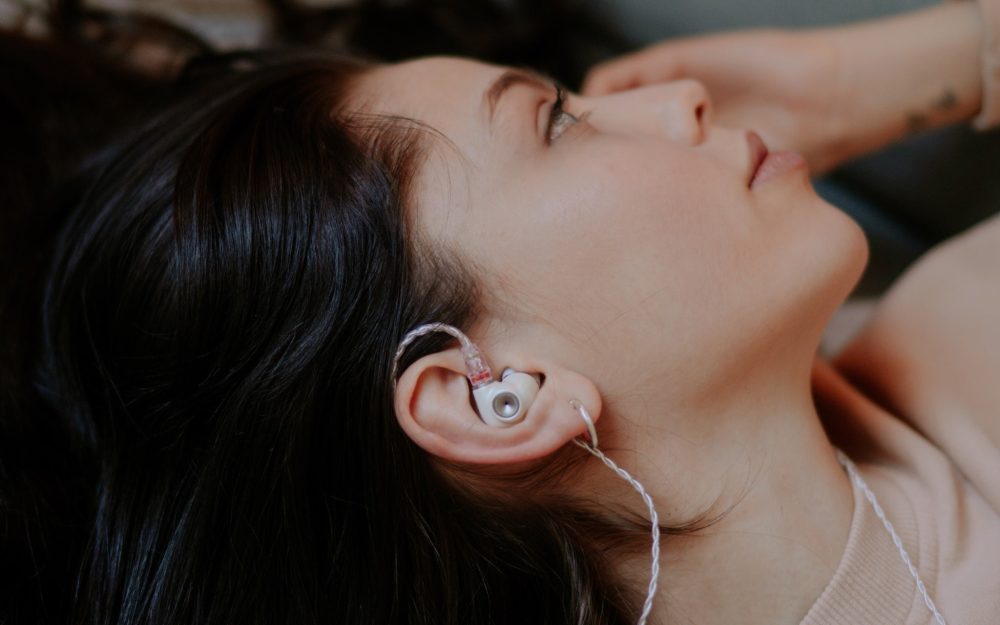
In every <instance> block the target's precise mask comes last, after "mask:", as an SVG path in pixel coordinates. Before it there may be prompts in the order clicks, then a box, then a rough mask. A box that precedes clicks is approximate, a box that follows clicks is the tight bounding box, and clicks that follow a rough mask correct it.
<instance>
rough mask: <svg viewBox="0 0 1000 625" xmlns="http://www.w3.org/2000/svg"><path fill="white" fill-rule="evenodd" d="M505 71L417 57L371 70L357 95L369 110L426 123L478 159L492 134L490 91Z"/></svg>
mask: <svg viewBox="0 0 1000 625" xmlns="http://www.w3.org/2000/svg"><path fill="white" fill-rule="evenodd" d="M501 73H502V68H499V67H495V66H492V65H487V64H484V63H478V62H475V61H470V60H467V59H458V58H450V57H435V58H426V59H417V60H414V61H407V62H404V63H397V64H393V65H384V66H380V67H377V68H375V69H373V70H371V71H370V72H367V73H366V74H365V75H364V76H363V77H362V78H361V79H360V80H359V81H358V82H357V83H356V86H355V88H356V96H357V97H359V99H360V102H359V104H360V107H361V108H362V110H364V111H365V112H369V113H374V114H378V115H390V116H400V117H405V118H409V119H413V120H415V121H418V122H420V123H422V124H426V125H427V126H430V127H431V128H433V129H434V130H435V131H437V132H438V133H440V134H442V135H444V137H445V138H447V139H448V140H449V141H450V142H452V143H453V144H455V145H456V146H457V147H459V148H460V150H461V151H462V152H463V153H464V154H465V156H466V157H475V156H476V154H477V152H479V149H480V148H481V147H482V143H483V141H482V139H483V137H482V135H483V134H484V133H485V132H487V131H488V121H489V120H488V116H487V115H488V114H487V107H486V106H485V105H484V93H485V92H486V90H487V89H489V87H490V85H491V83H492V82H493V81H494V80H495V79H496V78H497V76H498V75H499V74H501Z"/></svg>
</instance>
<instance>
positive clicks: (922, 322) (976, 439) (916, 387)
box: [833, 216, 1000, 461]
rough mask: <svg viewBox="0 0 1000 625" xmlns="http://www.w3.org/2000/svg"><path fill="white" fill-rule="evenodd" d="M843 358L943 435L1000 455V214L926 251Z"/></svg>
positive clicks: (915, 419) (889, 400) (891, 404)
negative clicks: (999, 450) (983, 447)
mask: <svg viewBox="0 0 1000 625" xmlns="http://www.w3.org/2000/svg"><path fill="white" fill-rule="evenodd" d="M833 364H834V366H835V367H836V368H837V369H839V370H840V371H841V372H843V373H844V374H845V375H846V376H847V377H848V378H850V379H851V380H852V381H854V382H855V383H856V384H858V385H859V386H861V387H862V388H864V389H866V390H867V391H868V392H869V393H870V394H871V395H872V396H873V397H874V398H876V399H877V400H879V401H881V402H882V403H883V404H885V405H886V407H888V408H891V409H893V411H894V412H895V413H896V414H899V415H901V416H902V417H903V418H905V419H907V420H908V421H911V422H912V423H913V424H914V425H915V426H917V428H918V429H920V430H922V431H924V432H925V434H927V435H928V436H929V437H931V438H932V439H935V440H936V441H937V442H938V443H939V444H946V445H947V446H948V447H952V448H953V449H952V451H954V450H956V449H957V450H962V449H969V448H970V447H969V446H970V445H972V446H978V447H979V448H982V446H984V445H986V446H988V448H989V449H982V451H983V452H984V453H990V450H992V454H993V455H995V456H997V458H998V461H1000V453H998V452H997V450H998V449H1000V216H995V217H993V218H991V219H989V220H987V221H984V222H982V223H981V224H979V225H978V226H976V227H974V228H972V229H970V230H968V231H966V232H965V233H963V234H961V235H959V236H957V237H954V238H952V239H949V240H947V241H945V242H944V243H942V244H940V245H938V246H937V247H935V248H934V249H933V250H931V251H930V252H928V253H927V254H926V255H925V256H924V257H922V258H921V259H920V260H919V261H918V262H917V263H916V264H915V265H914V266H913V267H912V268H911V269H909V270H908V271H907V272H906V273H905V274H904V275H903V277H902V278H900V280H899V281H898V282H897V283H896V284H895V285H894V286H893V288H892V289H891V290H890V291H889V292H888V293H887V294H886V295H885V297H884V298H883V300H882V302H881V303H880V304H879V307H878V309H877V310H876V312H875V313H874V315H873V317H872V319H871V321H870V323H869V324H868V325H867V326H866V327H865V328H864V329H863V330H862V331H861V333H860V334H859V335H858V336H857V338H855V339H854V340H853V341H852V342H851V343H849V344H848V345H847V347H846V348H845V349H844V350H843V351H842V352H841V353H840V354H839V355H838V356H837V357H836V358H835V359H834V362H833Z"/></svg>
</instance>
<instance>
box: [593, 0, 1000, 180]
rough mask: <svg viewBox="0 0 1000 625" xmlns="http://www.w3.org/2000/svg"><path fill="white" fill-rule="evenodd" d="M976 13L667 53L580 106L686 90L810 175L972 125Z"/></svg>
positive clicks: (634, 65) (760, 36)
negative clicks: (687, 81) (668, 85)
mask: <svg viewBox="0 0 1000 625" xmlns="http://www.w3.org/2000/svg"><path fill="white" fill-rule="evenodd" d="M982 21H983V20H982V15H981V11H980V8H979V3H976V2H942V3H938V4H936V5H931V6H929V7H925V8H923V9H918V10H916V11H912V12H909V13H902V14H900V15H895V16H891V17H888V18H879V19H875V20H870V21H867V22H857V23H854V24H848V25H846V26H838V27H829V28H817V29H810V30H802V31H786V30H751V31H737V32H731V33H724V34H718V35H706V36H700V37H691V38H687V39H677V40H673V41H667V42H664V43H661V44H658V45H655V46H652V47H650V48H647V49H646V50H642V51H640V52H637V53H635V54H631V55H628V56H625V57H622V58H620V59H616V60H613V61H610V62H608V63H604V64H602V65H598V66H597V67H595V68H594V69H593V70H592V71H591V72H590V74H589V75H588V76H587V77H586V80H585V81H584V85H583V88H582V90H581V91H582V92H583V94H584V95H599V94H602V93H610V92H612V91H620V90H623V89H629V88H632V87H640V86H643V85H648V84H652V83H656V82H663V81H668V80H676V79H678V78H693V79H696V80H699V81H701V82H702V83H704V85H705V86H706V87H707V88H708V91H709V93H710V94H711V96H712V99H713V103H714V104H715V116H716V120H717V121H718V122H719V123H721V124H723V125H726V126H731V127H733V128H749V129H753V130H755V131H757V132H758V133H759V134H760V135H761V137H763V138H764V141H765V142H766V143H767V144H768V147H769V148H771V149H790V150H795V151H796V152H800V153H801V154H802V155H803V156H805V157H806V159H807V160H808V162H809V166H810V169H811V170H812V172H813V173H814V174H819V173H822V172H825V171H827V170H829V169H832V168H833V167H835V166H837V165H839V164H840V163H842V162H843V161H845V160H847V159H849V158H852V157H855V156H859V155H861V154H864V153H866V152H871V151H873V150H877V149H879V148H881V147H883V146H885V145H887V144H889V143H892V142H893V141H897V140H899V139H901V138H903V137H905V136H906V135H908V134H911V133H913V132H920V131H924V130H930V129H932V128H936V127H939V126H944V125H947V124H953V123H956V122H963V121H966V120H968V119H970V118H971V117H972V116H973V115H974V114H975V113H976V111H977V110H979V108H980V106H981V102H982V84H981V69H980V62H979V55H980V49H981V47H982V36H983V32H984V28H983V24H982Z"/></svg>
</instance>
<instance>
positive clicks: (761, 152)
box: [746, 130, 768, 187]
mask: <svg viewBox="0 0 1000 625" xmlns="http://www.w3.org/2000/svg"><path fill="white" fill-rule="evenodd" d="M746 135H747V145H748V146H749V149H750V166H749V167H748V171H747V186H748V187H749V186H750V183H751V182H752V181H753V178H754V176H755V175H757V170H758V169H760V166H761V163H763V162H764V159H766V158H767V155H768V151H767V145H766V144H765V143H764V140H763V139H761V138H760V135H758V134H757V133H756V132H754V131H752V130H748V131H747V132H746Z"/></svg>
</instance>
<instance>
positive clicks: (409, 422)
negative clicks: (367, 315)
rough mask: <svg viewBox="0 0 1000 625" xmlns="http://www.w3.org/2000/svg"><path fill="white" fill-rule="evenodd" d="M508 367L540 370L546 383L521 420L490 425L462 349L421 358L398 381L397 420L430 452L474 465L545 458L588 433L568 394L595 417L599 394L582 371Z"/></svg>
mask: <svg viewBox="0 0 1000 625" xmlns="http://www.w3.org/2000/svg"><path fill="white" fill-rule="evenodd" d="M510 360H514V361H515V362H504V363H502V367H500V368H499V369H498V368H497V367H493V370H494V372H496V371H498V370H502V369H503V367H513V368H514V369H517V370H518V371H524V372H526V373H541V374H542V375H543V376H544V381H543V383H542V386H541V388H539V390H538V394H537V395H536V396H535V399H534V401H532V402H531V405H530V406H529V407H528V412H527V414H526V415H525V417H524V419H523V420H521V421H520V422H518V423H515V424H513V425H510V426H507V427H495V426H489V425H486V424H485V423H484V422H483V421H482V420H481V419H480V418H479V414H478V413H477V412H476V410H475V408H474V403H473V399H472V387H471V385H470V383H469V381H468V378H467V377H466V375H465V361H464V360H463V359H462V354H461V352H460V351H459V348H458V347H454V348H451V349H447V350H444V351H441V352H437V353H434V354H430V355H428V356H424V357H423V358H421V359H419V360H417V361H416V362H414V363H413V364H412V365H410V366H409V367H408V368H407V369H406V371H404V372H403V375H402V376H400V378H399V381H398V382H397V384H396V395H395V408H396V418H397V420H398V421H399V425H400V427H402V428H403V431H404V432H406V434H407V435H408V436H409V437H410V438H411V439H412V440H413V441H414V442H415V443H416V444H417V445H419V446H420V447H421V448H423V449H424V450H425V451H427V452H429V453H431V454H434V455H435V456H438V457H440V458H443V459H446V460H452V461H456V462H463V463H471V464H508V463H515V462H523V461H526V460H534V459H536V458H541V457H543V456H547V455H549V454H551V453H552V452H554V451H555V450H557V449H559V448H560V447H562V446H563V445H565V444H566V443H568V442H570V441H571V440H573V439H574V438H576V437H577V436H580V435H581V434H583V433H585V432H586V431H587V426H586V423H584V421H583V419H582V418H581V417H580V413H579V412H577V410H576V409H575V408H573V407H572V406H571V405H570V403H569V400H570V399H577V400H579V401H580V402H582V403H583V405H584V406H586V408H587V410H588V411H589V412H590V415H591V417H592V418H593V420H594V421H595V422H596V421H597V420H598V419H599V417H600V414H601V397H600V394H599V393H598V392H597V388H596V387H595V386H594V384H593V383H592V382H591V381H590V380H589V379H587V378H585V377H583V376H582V375H580V374H578V373H575V372H573V371H570V370H568V369H564V368H561V367H558V366H555V365H553V364H551V363H546V362H540V361H535V360H530V359H528V358H511V359H510Z"/></svg>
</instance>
